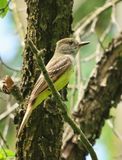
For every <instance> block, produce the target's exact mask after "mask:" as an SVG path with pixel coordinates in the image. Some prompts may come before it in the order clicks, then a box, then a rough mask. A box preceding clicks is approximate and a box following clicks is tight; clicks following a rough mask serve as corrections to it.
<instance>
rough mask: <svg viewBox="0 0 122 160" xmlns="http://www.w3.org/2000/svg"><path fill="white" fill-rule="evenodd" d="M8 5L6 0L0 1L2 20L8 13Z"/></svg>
mask: <svg viewBox="0 0 122 160" xmlns="http://www.w3.org/2000/svg"><path fill="white" fill-rule="evenodd" d="M8 5H9V1H7V0H0V17H1V18H3V17H5V15H6V14H7V12H8V8H9V7H8Z"/></svg>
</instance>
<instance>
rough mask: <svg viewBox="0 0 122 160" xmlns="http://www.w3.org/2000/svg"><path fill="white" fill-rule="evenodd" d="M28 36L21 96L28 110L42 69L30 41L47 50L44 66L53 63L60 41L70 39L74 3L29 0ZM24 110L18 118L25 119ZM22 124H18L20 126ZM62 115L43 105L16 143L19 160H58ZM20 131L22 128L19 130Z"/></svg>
mask: <svg viewBox="0 0 122 160" xmlns="http://www.w3.org/2000/svg"><path fill="white" fill-rule="evenodd" d="M26 4H27V14H28V17H27V35H26V38H25V49H24V53H23V68H22V84H21V92H22V96H23V99H25V101H24V103H23V104H24V105H23V104H21V106H24V108H26V106H27V104H26V101H27V97H28V96H29V94H30V93H31V91H32V87H33V85H34V83H35V81H36V80H37V78H38V76H39V74H40V69H39V66H38V63H37V60H36V56H35V55H34V53H32V51H31V49H30V47H29V44H28V40H29V39H31V40H32V41H33V43H34V44H35V45H36V47H37V48H38V49H39V50H40V49H44V48H45V49H46V54H45V55H44V62H45V64H47V62H48V61H49V60H50V58H51V57H52V55H53V53H54V48H55V44H56V42H57V40H59V39H61V38H64V37H69V35H70V34H71V32H72V30H71V24H72V5H73V0H67V1H65V0H55V1H54V0H36V1H34V0H26ZM23 111H25V109H23V110H22V111H21V112H19V117H20V119H21V120H22V118H23V115H24V113H23ZM21 120H20V122H19V123H21ZM63 124H64V121H63V119H62V115H61V113H60V111H59V110H58V109H57V107H56V105H55V103H54V102H48V104H47V105H43V104H41V105H40V106H39V107H38V108H37V109H35V110H34V111H33V113H32V116H31V117H30V119H29V122H28V124H27V126H26V127H25V128H24V130H23V133H22V134H21V137H19V139H18V140H17V143H16V149H17V150H16V152H17V153H16V160H35V159H36V160H58V159H61V158H60V151H61V145H62V133H63ZM18 127H19V126H18Z"/></svg>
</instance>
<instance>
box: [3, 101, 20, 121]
mask: <svg viewBox="0 0 122 160" xmlns="http://www.w3.org/2000/svg"><path fill="white" fill-rule="evenodd" d="M17 107H18V104H17V103H15V104H14V105H13V106H12V107H11V108H10V109H9V110H7V111H5V112H3V113H2V114H1V115H0V121H1V120H3V119H4V118H6V117H7V116H9V114H11V113H12V112H13V111H14V110H15V109H16V108H17Z"/></svg>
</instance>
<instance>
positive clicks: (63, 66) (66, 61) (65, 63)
mask: <svg viewBox="0 0 122 160" xmlns="http://www.w3.org/2000/svg"><path fill="white" fill-rule="evenodd" d="M71 66H72V60H71V58H70V57H69V56H62V57H58V58H54V57H53V58H52V60H50V61H49V63H48V64H47V66H46V69H47V72H48V74H49V77H50V78H51V80H52V81H53V82H55V81H56V80H57V79H58V78H59V77H60V76H61V75H62V74H63V73H64V72H65V71H66V70H67V69H68V68H70V67H71ZM47 87H48V84H47V82H46V80H45V78H44V76H43V74H41V75H40V76H39V78H38V80H37V82H36V84H35V85H34V88H33V90H32V93H31V96H30V102H32V103H33V101H34V100H35V99H36V98H37V96H38V95H39V94H40V93H41V92H42V91H44V90H45V89H46V88H47Z"/></svg>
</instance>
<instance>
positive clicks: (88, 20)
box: [74, 0, 121, 37]
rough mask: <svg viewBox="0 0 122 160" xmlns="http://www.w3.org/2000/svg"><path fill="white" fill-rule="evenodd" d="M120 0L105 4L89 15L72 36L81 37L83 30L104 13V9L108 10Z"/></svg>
mask: <svg viewBox="0 0 122 160" xmlns="http://www.w3.org/2000/svg"><path fill="white" fill-rule="evenodd" d="M120 1H121V0H113V1H109V2H107V3H105V4H104V5H103V6H102V7H99V8H98V9H97V10H96V11H95V12H93V13H92V14H91V16H89V17H88V18H87V20H86V21H85V22H84V23H82V21H81V22H80V23H79V24H78V25H77V26H76V27H75V28H74V30H75V32H74V35H75V36H76V37H79V36H80V35H82V34H83V33H84V30H85V28H86V27H87V26H88V25H89V24H90V23H91V22H92V21H93V20H94V19H95V18H96V17H98V16H99V15H100V14H101V13H102V12H104V11H105V10H106V9H108V8H110V7H112V6H113V4H116V3H118V2H120Z"/></svg>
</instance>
